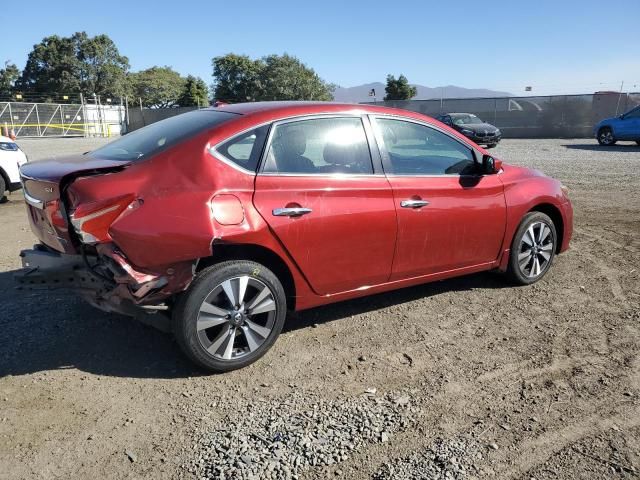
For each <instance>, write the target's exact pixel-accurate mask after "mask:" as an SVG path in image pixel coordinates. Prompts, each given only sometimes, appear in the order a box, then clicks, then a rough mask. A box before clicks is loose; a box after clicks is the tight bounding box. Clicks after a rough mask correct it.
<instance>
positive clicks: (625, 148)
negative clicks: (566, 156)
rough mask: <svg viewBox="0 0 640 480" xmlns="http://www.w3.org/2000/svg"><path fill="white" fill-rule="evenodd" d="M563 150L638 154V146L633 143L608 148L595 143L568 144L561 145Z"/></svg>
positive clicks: (639, 150) (639, 147)
mask: <svg viewBox="0 0 640 480" xmlns="http://www.w3.org/2000/svg"><path fill="white" fill-rule="evenodd" d="M562 146H563V147H565V148H568V149H570V150H590V151H595V152H627V153H632V152H635V153H637V152H640V146H639V145H636V144H635V143H627V144H622V145H611V146H610V147H605V146H603V145H599V144H597V143H593V144H591V143H585V144H582V143H568V144H565V145H562Z"/></svg>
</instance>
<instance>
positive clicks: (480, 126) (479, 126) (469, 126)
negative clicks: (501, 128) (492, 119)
mask: <svg viewBox="0 0 640 480" xmlns="http://www.w3.org/2000/svg"><path fill="white" fill-rule="evenodd" d="M456 127H458V128H459V129H463V128H464V129H466V130H471V131H472V132H478V131H481V132H482V131H485V130H486V131H487V132H495V131H496V130H497V128H496V127H494V126H493V125H491V124H490V123H466V124H464V125H456Z"/></svg>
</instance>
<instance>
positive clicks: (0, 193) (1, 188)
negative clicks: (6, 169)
mask: <svg viewBox="0 0 640 480" xmlns="http://www.w3.org/2000/svg"><path fill="white" fill-rule="evenodd" d="M6 191H7V182H5V180H4V177H3V176H2V174H0V203H6V202H7V197H6V196H5V194H4V192H6Z"/></svg>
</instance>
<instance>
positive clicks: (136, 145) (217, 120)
mask: <svg viewBox="0 0 640 480" xmlns="http://www.w3.org/2000/svg"><path fill="white" fill-rule="evenodd" d="M233 118H238V116H237V115H236V114H234V113H229V112H219V111H215V110H196V111H193V112H189V113H183V114H182V115H176V116H175V117H171V118H167V119H165V120H161V121H159V122H156V123H152V124H151V125H147V126H146V127H144V128H141V129H140V130H135V131H133V132H131V133H129V134H127V135H124V136H123V137H120V138H119V139H118V140H116V141H114V142H111V143H109V144H107V145H105V146H104V147H101V148H98V149H97V150H94V151H92V152H91V153H90V154H89V155H90V156H91V157H97V158H106V159H109V160H126V161H136V160H142V159H146V158H149V157H150V156H152V155H154V154H156V153H158V152H161V151H162V150H166V149H167V148H169V147H171V146H173V145H176V144H177V143H180V142H181V141H183V140H186V139H188V138H190V137H193V136H194V135H197V134H198V133H201V132H204V131H205V130H208V129H210V128H213V127H215V126H217V125H220V124H222V123H224V122H227V121H229V120H231V119H233Z"/></svg>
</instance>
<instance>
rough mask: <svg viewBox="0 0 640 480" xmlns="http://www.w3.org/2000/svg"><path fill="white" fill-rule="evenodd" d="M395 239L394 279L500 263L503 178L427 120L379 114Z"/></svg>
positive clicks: (377, 125) (504, 220)
mask: <svg viewBox="0 0 640 480" xmlns="http://www.w3.org/2000/svg"><path fill="white" fill-rule="evenodd" d="M375 125H376V131H377V132H378V138H379V140H380V142H379V143H380V144H381V145H382V150H383V157H384V167H385V173H386V174H387V177H388V178H389V183H390V184H391V187H392V189H393V196H394V202H395V206H396V210H397V215H398V240H397V245H396V255H395V260H394V264H393V273H392V280H398V279H402V278H408V277H414V276H420V275H427V274H432V273H440V272H446V271H450V270H455V269H459V268H464V267H472V266H480V265H485V264H490V263H491V262H495V261H496V260H497V258H498V256H499V255H500V253H501V252H500V250H501V246H502V241H503V237H504V231H505V226H506V205H505V198H504V189H503V185H502V182H501V181H500V178H499V176H498V175H496V174H493V175H480V174H479V173H478V163H477V162H476V160H475V158H474V153H473V150H472V149H471V148H470V147H468V146H467V145H466V144H464V143H462V142H461V141H460V140H458V139H456V138H454V137H453V136H449V135H448V134H447V133H444V132H441V131H439V130H437V129H435V128H432V127H429V126H427V125H424V124H420V123H415V122H411V121H408V120H407V121H405V120H401V119H397V118H390V117H378V118H376V120H375Z"/></svg>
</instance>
